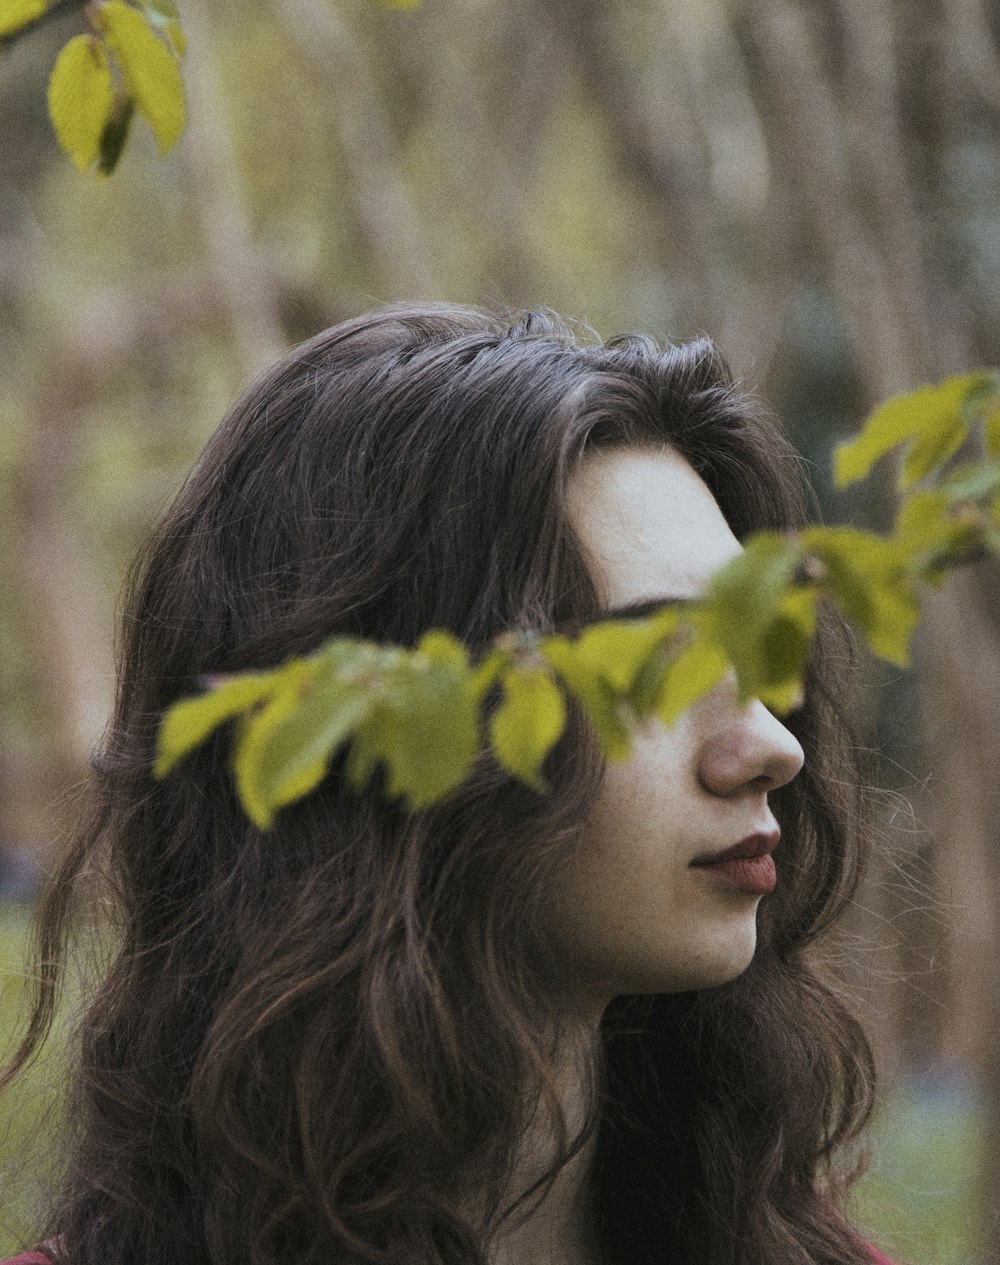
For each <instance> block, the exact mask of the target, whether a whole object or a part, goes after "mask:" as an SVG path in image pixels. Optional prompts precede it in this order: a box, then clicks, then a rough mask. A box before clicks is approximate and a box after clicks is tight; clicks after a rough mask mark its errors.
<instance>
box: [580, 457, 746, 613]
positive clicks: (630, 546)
mask: <svg viewBox="0 0 1000 1265" xmlns="http://www.w3.org/2000/svg"><path fill="white" fill-rule="evenodd" d="M567 502H568V512H569V520H570V524H571V526H572V528H573V530H574V532H575V533H576V536H577V539H578V540H579V542H580V545H581V547H582V549H583V553H584V557H585V559H586V561H587V564H588V566H589V568H590V572H591V575H592V577H593V579H594V582H595V584H596V586H597V591H598V595H599V597H600V599H601V601H602V603H603V604H604V605H606V606H608V607H615V606H621V605H624V604H626V603H630V602H637V601H642V600H645V599H654V598H674V597H680V598H684V597H697V596H698V595H699V594H700V593H701V591H702V589H703V588H704V585H705V582H706V581H707V580H708V578H709V577H710V576H711V575H712V573H713V572H714V571H716V570H717V569H718V568H719V567H720V566H722V564H723V563H725V562H728V561H729V559H730V558H732V557H734V556H735V555H736V554H738V553H739V552H740V548H741V547H740V544H739V541H738V540H737V539H736V537H735V536H734V535H733V533H732V531H731V529H730V527H729V524H728V523H727V522H726V520H725V518H724V517H723V514H722V510H721V509H720V508H719V505H718V503H717V501H716V500H715V498H714V497H713V496H712V493H711V492H710V491H709V490H708V487H707V486H706V484H705V483H704V481H703V480H702V479H701V478H700V477H699V476H698V475H697V474H695V472H694V470H693V469H692V468H691V466H690V465H689V464H688V462H687V461H685V459H684V458H683V457H682V456H680V454H679V453H677V452H675V451H674V449H672V448H666V447H663V448H603V449H601V448H599V449H594V450H592V451H590V452H587V453H585V454H584V456H583V458H582V460H581V462H580V464H579V466H578V467H577V468H576V470H575V471H574V472H573V474H572V475H571V476H570V480H569V484H568V487H567Z"/></svg>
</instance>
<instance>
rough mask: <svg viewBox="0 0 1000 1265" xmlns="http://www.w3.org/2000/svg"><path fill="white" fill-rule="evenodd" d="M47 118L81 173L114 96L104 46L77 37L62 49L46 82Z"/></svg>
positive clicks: (98, 139) (92, 39) (93, 154)
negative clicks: (47, 88) (47, 82)
mask: <svg viewBox="0 0 1000 1265" xmlns="http://www.w3.org/2000/svg"><path fill="white" fill-rule="evenodd" d="M48 96H49V117H50V118H51V119H52V126H53V128H54V130H55V134H56V139H57V140H58V141H59V144H60V145H61V146H62V148H63V149H64V150H65V152H66V153H67V154H69V156H70V158H72V160H73V162H74V163H75V164H76V166H77V167H78V168H79V170H80V171H86V170H87V168H88V167H89V166H90V165H91V163H92V162H93V161H94V159H95V158H96V157H97V155H98V152H99V150H100V146H101V136H102V135H103V133H104V129H105V127H106V126H107V123H108V120H109V119H110V117H111V112H112V109H113V108H114V102H115V94H114V89H113V87H112V84H111V69H110V67H109V65H108V55H107V52H106V50H105V48H104V45H103V44H102V43H101V41H100V40H99V39H96V38H95V37H94V36H93V35H77V36H74V38H73V39H71V40H70V41H69V43H68V44H66V45H64V47H63V48H62V50H61V52H60V53H59V56H58V57H57V58H56V64H55V66H54V67H53V68H52V75H51V77H50V79H49V93H48Z"/></svg>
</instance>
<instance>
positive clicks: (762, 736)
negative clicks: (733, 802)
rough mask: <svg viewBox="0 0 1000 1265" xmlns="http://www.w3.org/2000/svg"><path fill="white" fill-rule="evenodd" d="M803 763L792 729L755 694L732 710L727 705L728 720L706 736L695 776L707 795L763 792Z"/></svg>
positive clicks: (789, 776)
mask: <svg viewBox="0 0 1000 1265" xmlns="http://www.w3.org/2000/svg"><path fill="white" fill-rule="evenodd" d="M719 719H721V717H720V718H719ZM804 763H805V753H804V752H803V750H802V747H801V745H800V743H799V741H798V739H797V738H796V737H795V735H794V734H793V733H791V732H790V731H789V730H788V729H786V727H785V726H784V725H783V724H782V723H781V721H780V720H779V719H778V718H777V716H775V715H774V713H773V712H769V711H768V709H767V708H766V707H765V706H764V704H763V703H762V702H761V701H760V700H759V699H753V700H752V701H751V702H750V703H748V704H747V705H746V706H745V707H740V708H739V709H738V710H737V711H736V712H735V713H734V712H733V711H729V715H728V723H724V724H720V725H719V726H718V727H717V728H716V729H715V731H714V732H712V733H710V734H709V735H707V736H706V738H705V740H704V742H703V744H702V746H701V750H700V753H699V760H698V780H699V782H700V783H701V786H702V787H703V789H704V790H706V791H708V792H709V793H710V794H711V795H718V796H722V797H730V796H733V795H737V794H742V793H744V792H746V791H757V792H763V793H764V794H767V792H768V791H774V790H777V788H778V787H779V786H784V785H785V783H786V782H790V781H791V780H792V778H793V777H795V775H796V774H797V773H798V772H799V770H800V769H801V768H802V765H803V764H804Z"/></svg>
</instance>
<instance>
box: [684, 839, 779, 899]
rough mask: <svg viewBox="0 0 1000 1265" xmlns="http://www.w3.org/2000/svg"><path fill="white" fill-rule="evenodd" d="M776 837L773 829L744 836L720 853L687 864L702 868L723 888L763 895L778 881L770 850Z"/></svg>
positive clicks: (697, 858) (775, 842) (771, 890)
mask: <svg viewBox="0 0 1000 1265" xmlns="http://www.w3.org/2000/svg"><path fill="white" fill-rule="evenodd" d="M779 838H780V833H779V832H778V831H777V830H763V831H761V832H760V833H759V834H755V835H748V836H747V837H746V839H741V840H740V841H739V843H735V844H733V846H732V847H731V848H726V849H724V850H723V851H722V852H713V853H709V854H707V855H703V856H697V857H695V859H694V860H693V861H692V862H691V866H692V867H693V868H694V869H697V870H702V871H703V872H704V873H705V874H706V875H709V876H711V878H712V879H713V880H714V881H715V882H716V883H717V884H721V885H722V886H723V887H726V888H730V889H734V890H736V891H738V892H742V893H745V894H746V895H748V896H766V895H768V893H770V892H773V891H774V889H775V887H776V886H777V884H778V872H777V870H776V869H775V868H774V861H773V860H772V859H771V853H772V852H773V851H774V849H775V848H776V847H777V846H778V839H779Z"/></svg>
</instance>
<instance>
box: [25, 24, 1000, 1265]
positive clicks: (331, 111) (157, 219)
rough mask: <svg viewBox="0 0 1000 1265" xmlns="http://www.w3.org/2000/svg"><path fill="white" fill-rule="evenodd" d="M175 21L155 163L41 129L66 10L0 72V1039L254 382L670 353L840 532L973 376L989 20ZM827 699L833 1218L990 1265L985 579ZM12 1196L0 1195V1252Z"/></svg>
mask: <svg viewBox="0 0 1000 1265" xmlns="http://www.w3.org/2000/svg"><path fill="white" fill-rule="evenodd" d="M180 8H181V14H182V18H183V22H184V27H185V30H186V32H187V35H188V37H189V40H190V47H189V51H188V54H187V57H186V58H185V61H184V66H183V73H184V78H185V84H186V89H187V96H188V107H189V113H190V122H189V126H188V129H187V131H186V134H185V135H184V137H183V138H182V140H181V142H180V144H179V145H178V147H177V148H176V149H175V150H174V151H173V152H172V153H171V154H170V155H169V156H167V157H166V158H160V157H158V155H157V154H156V149H155V144H154V143H153V140H152V137H151V135H150V134H149V132H148V129H147V128H146V127H145V125H144V124H143V123H141V122H140V123H138V124H137V125H136V127H135V130H134V137H133V140H132V142H131V143H130V145H129V147H128V149H127V150H126V153H125V157H124V158H123V160H122V162H121V165H120V167H119V169H118V170H117V171H116V173H115V174H114V175H113V176H112V177H111V178H110V179H107V180H102V179H100V178H97V177H93V176H83V175H80V174H79V173H78V172H77V171H76V170H75V169H74V168H73V167H72V165H71V164H70V162H69V160H68V159H66V158H65V157H64V156H63V155H62V154H61V153H60V152H59V151H58V149H57V146H56V143H55V141H54V139H53V137H52V134H51V129H50V125H49V122H48V119H47V115H46V106H45V84H46V80H47V77H48V74H49V72H50V69H51V66H52V63H53V61H54V59H55V56H56V53H57V52H58V50H59V48H60V47H61V46H62V44H64V43H65V41H66V40H67V39H68V38H69V37H70V36H72V35H74V34H76V33H77V31H79V30H82V29H84V22H83V18H82V16H81V14H80V12H79V9H78V8H76V7H75V6H74V5H72V4H68V5H67V8H66V11H65V13H63V14H61V15H60V16H59V17H58V18H56V19H53V20H51V21H49V22H47V23H46V24H45V26H44V28H43V29H41V30H39V31H37V32H35V33H33V34H32V35H31V36H29V37H25V38H24V39H22V40H19V41H18V42H17V43H16V44H15V45H14V46H12V47H11V48H9V49H8V50H7V51H6V52H4V53H2V54H0V120H2V122H0V888H2V891H3V897H4V899H3V902H2V903H0V972H2V979H3V981H4V988H3V993H2V1005H0V1023H2V1024H3V1025H4V1026H5V1027H6V1029H7V1032H8V1034H9V1032H10V1031H11V1030H12V1028H13V1024H14V1016H15V1014H16V1010H17V1005H18V999H19V996H20V993H21V988H22V979H21V976H22V969H23V968H22V966H21V950H22V941H23V936H24V928H25V925H26V920H27V917H28V914H29V912H30V905H31V900H32V896H33V893H34V891H35V890H36V887H37V883H38V881H39V878H40V875H41V874H42V873H43V872H44V871H45V869H46V868H47V867H48V866H50V865H51V864H52V861H53V858H54V857H55V856H57V855H58V852H59V849H60V848H61V847H62V846H64V841H65V838H66V832H67V830H68V829H69V828H71V826H72V821H73V813H74V794H75V788H78V787H79V785H80V783H81V780H82V779H83V778H85V776H86V772H87V768H88V761H89V757H90V753H91V750H92V748H93V747H94V745H95V743H96V742H97V741H98V740H99V738H100V735H101V731H102V728H103V725H104V723H105V718H106V715H107V712H108V708H109V704H110V700H111V696H112V691H113V634H114V615H115V603H116V594H117V591H118V588H119V585H120V583H121V579H122V576H123V573H124V569H125V567H126V565H127V561H128V558H129V556H130V553H131V551H132V550H133V548H134V546H135V544H136V542H137V540H138V539H139V537H140V536H141V534H142V532H143V530H144V529H145V527H146V526H147V525H148V524H149V523H150V522H151V520H152V519H153V518H154V517H155V516H156V515H157V514H158V513H159V512H160V510H161V509H162V508H163V507H164V506H165V505H166V503H167V502H168V501H169V499H170V498H171V496H172V495H173V493H174V492H175V490H176V489H177V487H178V485H179V482H180V480H181V479H182V478H183V476H184V474H185V472H186V470H187V468H188V467H189V466H190V464H191V462H192V460H193V459H194V457H195V455H196V454H197V452H198V451H199V449H200V447H201V445H202V444H203V443H204V441H205V440H206V438H207V437H208V435H209V433H210V432H211V431H212V429H213V428H214V427H215V425H216V424H217V423H218V421H219V419H220V418H221V416H222V414H223V412H224V411H225V409H226V407H227V406H228V404H229V403H230V402H231V401H232V399H233V398H234V396H235V395H236V393H238V392H239V391H240V390H241V389H242V387H243V386H244V385H245V384H246V382H247V381H248V379H249V378H250V377H251V376H252V375H253V374H254V373H256V372H257V371H258V370H259V369H260V368H262V367H263V366H264V365H266V364H267V363H268V362H269V361H270V360H271V359H272V358H273V357H274V356H275V355H276V354H277V353H278V352H279V351H280V350H281V349H282V348H283V347H285V346H287V345H288V344H289V343H292V342H295V341H297V340H300V339H303V338H306V337H308V336H310V335H311V334H313V333H315V332H317V331H318V330H320V329H322V328H323V327H325V326H327V325H330V324H332V323H334V322H336V321H339V320H341V319H342V318H344V317H347V316H350V315H353V314H355V313H357V312H359V311H362V310H364V309H365V308H367V307H370V306H371V305H373V304H375V303H377V302H381V301H384V300H392V299H401V298H444V299H452V300H459V301H465V302H475V303H487V304H504V305H512V306H516V307H521V306H548V307H551V308H555V309H556V310H558V311H561V312H563V313H565V314H567V315H569V316H572V317H576V318H580V319H582V320H584V321H586V322H589V323H590V324H591V325H592V326H593V327H594V328H595V329H596V330H597V331H599V332H600V333H601V334H602V335H605V336H607V335H610V334H612V333H615V332H617V331H621V330H625V329H642V330H647V331H651V332H653V333H655V334H657V335H660V336H664V337H668V338H670V339H673V340H681V339H684V338H688V337H691V336H693V335H696V334H699V333H702V332H707V333H709V334H710V335H711V336H712V337H714V338H715V339H717V341H718V342H719V343H720V344H721V346H722V347H723V349H724V351H725V352H726V353H727V355H728V357H729V359H730V363H731V364H732V367H733V370H734V372H735V374H736V375H737V376H738V377H739V378H740V379H742V380H743V381H744V382H745V384H746V385H747V386H749V387H751V388H752V389H754V390H756V391H758V392H760V393H761V394H762V395H763V396H764V397H765V398H766V399H767V400H768V401H769V402H770V403H771V405H772V406H773V407H774V408H775V409H776V410H777V412H778V413H779V414H780V415H781V417H782V418H783V419H784V422H785V425H786V426H787V428H788V430H789V433H790V434H791V436H792V438H793V440H794V441H795V443H796V444H797V445H798V447H799V449H800V451H801V452H802V453H803V454H804V456H805V458H806V459H807V462H808V464H809V470H810V474H811V477H812V480H813V483H814V486H815V488H816V493H817V498H818V507H819V508H818V511H817V512H821V513H822V514H823V515H824V516H825V517H826V518H827V519H828V520H829V521H852V522H855V523H860V524H864V525H866V526H876V527H877V526H881V525H884V524H885V523H886V522H887V518H888V515H889V514H890V513H891V491H890V490H889V479H888V477H887V478H886V479H884V480H883V482H882V484H879V482H878V480H875V481H869V484H867V485H865V486H863V487H862V488H861V490H860V491H857V492H853V491H852V494H851V496H849V497H848V496H846V495H841V496H835V495H834V493H833V491H832V488H831V485H830V481H829V473H828V472H829V468H830V453H831V450H832V448H833V447H834V445H835V444H836V443H838V442H839V441H840V440H841V439H843V438H845V437H846V436H847V435H848V434H849V433H851V431H852V430H854V429H855V428H856V426H857V425H858V424H859V422H860V420H861V419H862V418H863V416H864V414H865V413H866V411H867V410H869V409H870V408H871V407H872V406H873V405H875V404H876V403H878V402H880V401H881V400H883V399H884V398H885V397H887V396H888V395H890V394H892V393H894V392H896V391H899V390H904V389H907V388H911V387H913V386H915V385H917V384H919V383H920V382H924V381H930V380H934V379H936V378H939V377H942V376H944V375H946V374H949V373H956V372H960V371H964V370H968V369H972V368H975V367H979V366H989V365H994V366H995V365H998V364H1000V321H998V317H1000V6H998V5H997V3H996V2H995V0H875V2H872V0H629V3H624V2H622V3H614V2H613V0H604V2H603V3H599V2H598V0H504V2H503V3H498V2H497V0H423V3H422V4H419V5H417V6H416V7H398V6H392V5H389V4H384V3H379V2H378V0H181V3H180ZM864 677H865V686H866V694H867V698H868V706H869V711H870V714H871V717H872V726H873V745H874V746H876V747H877V750H878V753H879V762H880V773H879V779H880V786H881V787H882V788H883V789H882V792H881V793H880V798H879V822H878V825H879V833H880V838H881V840H882V845H883V846H882V849H881V855H880V856H879V858H878V859H877V861H876V862H875V864H874V865H873V867H872V872H871V875H870V877H869V880H868V882H867V885H866V887H865V889H864V891H863V892H862V894H861V896H860V897H859V899H858V902H857V905H856V908H855V910H854V912H853V915H852V920H851V925H850V926H849V927H848V928H847V930H846V932H845V933H844V934H843V935H842V936H841V938H840V939H839V940H838V942H837V943H836V945H834V946H833V947H832V948H831V950H830V951H829V954H828V956H829V958H830V963H831V969H833V970H835V971H836V972H838V973H839V975H840V976H841V978H842V980H843V982H844V986H845V988H847V989H849V990H850V991H851V992H852V993H853V994H854V996H855V997H856V999H857V1003H858V1006H859V1008H860V1010H861V1012H862V1014H863V1015H864V1018H865V1020H866V1022H867V1024H868V1025H869V1027H870V1028H871V1029H872V1030H873V1032H874V1034H875V1038H876V1041H877V1045H878V1050H879V1057H880V1060H881V1064H882V1067H883V1070H884V1074H885V1083H884V1085H885V1087H884V1090H883V1094H882V1104H881V1108H880V1115H879V1118H878V1119H877V1121H876V1125H875V1130H874V1147H873V1160H872V1166H871V1170H870V1173H869V1176H868V1177H867V1178H866V1179H865V1181H864V1183H863V1184H862V1186H861V1188H860V1191H859V1193H858V1196H857V1204H856V1206H857V1211H858V1215H859V1216H860V1217H861V1219H862V1220H863V1221H864V1222H865V1223H866V1224H867V1225H868V1226H869V1227H870V1228H871V1233H872V1236H873V1238H874V1239H875V1241H877V1242H879V1243H880V1244H881V1245H882V1246H883V1247H884V1248H885V1249H886V1250H888V1251H891V1252H892V1253H893V1254H895V1255H898V1257H899V1258H900V1260H901V1261H905V1262H911V1263H912V1265H966V1263H968V1265H997V1263H1000V1042H998V1018H1000V962H998V955H997V948H996V946H997V943H998V939H997V933H998V921H1000V846H998V845H1000V779H998V777H997V772H996V769H997V752H998V750H1000V584H998V570H997V565H996V564H995V563H984V564H977V565H976V566H975V567H970V568H966V569H964V570H963V571H962V573H961V574H956V575H954V576H953V577H952V578H951V579H950V580H949V581H948V582H947V584H946V585H945V587H944V588H943V589H942V590H941V591H939V592H935V593H933V594H931V595H930V597H929V598H928V601H927V604H926V614H925V620H924V622H923V625H922V628H921V631H920V634H919V643H918V646H917V654H916V662H915V668H914V671H913V672H901V671H899V670H898V669H892V670H889V669H887V668H885V667H884V666H880V665H867V667H866V668H865V670H864ZM54 1057H55V1056H54ZM57 1061H58V1060H57V1058H55V1062H56V1064H57ZM50 1062H51V1061H50ZM49 1074H50V1073H49V1072H47V1071H46V1068H45V1067H43V1068H42V1069H41V1070H40V1071H39V1072H38V1073H37V1074H36V1076H35V1079H34V1080H33V1081H31V1082H29V1083H28V1084H26V1085H24V1086H22V1087H21V1088H20V1089H19V1090H18V1092H17V1094H16V1095H14V1096H12V1097H10V1098H9V1099H8V1100H7V1103H6V1106H5V1107H4V1108H3V1112H4V1114H3V1117H2V1118H3V1120H4V1121H5V1122H6V1126H7V1130H8V1140H7V1147H8V1154H13V1155H15V1156H16V1155H17V1148H18V1146H19V1145H20V1142H19V1139H21V1140H22V1141H23V1139H25V1138H26V1137H28V1136H29V1135H31V1136H32V1137H35V1138H37V1137H38V1136H42V1135H40V1133H39V1130H40V1129H41V1128H42V1125H41V1124H40V1121H41V1120H42V1112H43V1110H44V1109H43V1106H42V1105H41V1104H42V1101H43V1097H44V1096H43V1093H42V1090H43V1088H44V1081H45V1079H46V1076H47V1075H49ZM51 1125H52V1121H51V1118H50V1119H49V1127H51ZM18 1167H19V1166H18V1165H17V1163H16V1162H15V1164H14V1165H13V1166H12V1168H11V1172H12V1173H13V1172H14V1171H15V1170H16V1169H17V1168H18ZM6 1180H7V1181H14V1178H13V1177H8V1178H7V1179H6ZM34 1180H36V1179H35V1178H30V1179H29V1177H27V1176H25V1177H24V1179H23V1189H22V1187H21V1186H20V1185H16V1183H15V1185H16V1188H14V1187H11V1189H10V1190H8V1191H6V1192H5V1193H4V1195H3V1199H2V1201H0V1204H2V1207H0V1250H2V1249H5V1248H8V1247H12V1246H13V1245H14V1242H15V1241H16V1239H17V1236H18V1235H19V1234H25V1233H30V1220H29V1221H26V1220H25V1218H28V1217H30V1214H29V1213H28V1212H27V1211H26V1209H28V1208H29V1207H30V1204H31V1199H32V1195H33V1192H32V1189H31V1182H32V1181H34ZM26 1225H27V1226H28V1228H27V1229H26V1228H25V1226H26Z"/></svg>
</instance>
